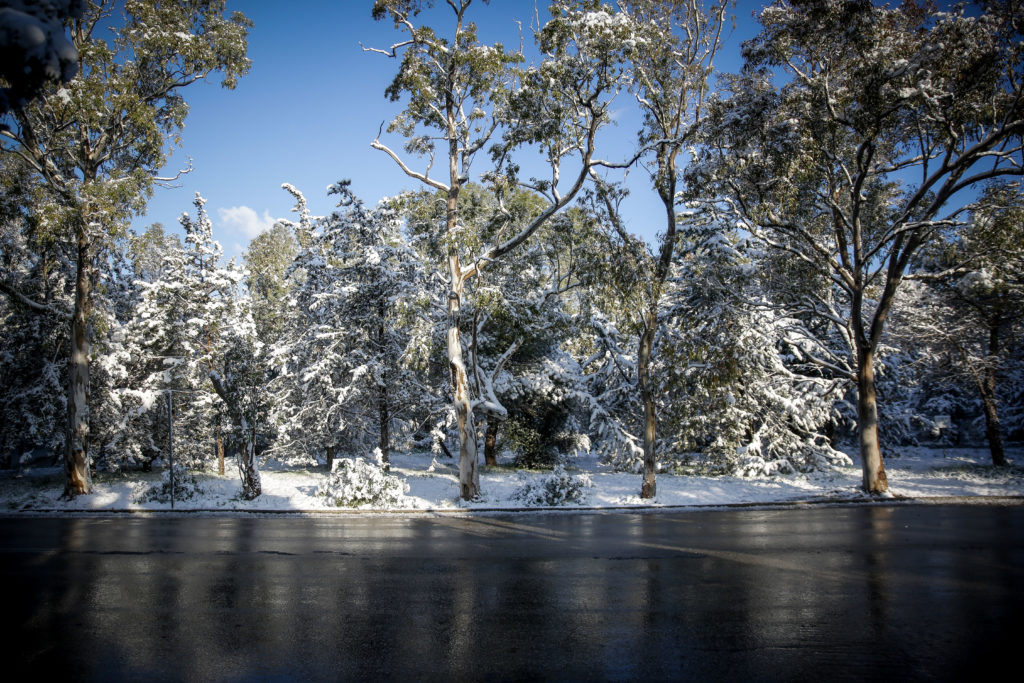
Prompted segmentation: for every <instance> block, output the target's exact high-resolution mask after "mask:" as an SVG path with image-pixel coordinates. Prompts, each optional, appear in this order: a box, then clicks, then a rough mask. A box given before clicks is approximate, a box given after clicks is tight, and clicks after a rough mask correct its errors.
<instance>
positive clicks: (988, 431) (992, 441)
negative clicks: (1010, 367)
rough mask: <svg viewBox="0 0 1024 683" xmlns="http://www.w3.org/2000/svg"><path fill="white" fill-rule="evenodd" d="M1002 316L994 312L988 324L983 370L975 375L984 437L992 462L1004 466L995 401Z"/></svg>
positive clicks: (1005, 462)
mask: <svg viewBox="0 0 1024 683" xmlns="http://www.w3.org/2000/svg"><path fill="white" fill-rule="evenodd" d="M1001 323H1002V316H1001V315H1000V314H998V313H997V314H996V315H994V316H993V317H992V319H991V320H990V321H989V325H988V356H989V362H988V363H986V365H985V372H984V373H983V374H982V375H980V376H977V382H978V389H979V390H980V391H981V403H982V406H983V407H984V410H985V439H986V440H987V441H988V450H989V453H991V454H992V464H993V465H995V466H997V467H1005V466H1006V465H1007V464H1008V463H1007V461H1006V451H1005V450H1004V449H1003V436H1002V431H1001V429H1000V424H999V409H998V406H997V402H996V363H995V359H996V357H997V356H998V354H999V327H1000V325H1001Z"/></svg>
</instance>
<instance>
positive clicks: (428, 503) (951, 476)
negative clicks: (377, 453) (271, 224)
mask: <svg viewBox="0 0 1024 683" xmlns="http://www.w3.org/2000/svg"><path fill="white" fill-rule="evenodd" d="M1009 455H1010V458H1011V460H1012V461H1015V462H1018V463H1020V462H1024V449H1020V448H1017V449H1013V450H1011V451H1010V453H1009ZM987 458H988V452H987V451H986V450H984V449H926V448H911V449H901V450H899V451H896V452H894V453H892V454H891V455H890V457H888V458H887V459H886V470H887V472H888V475H889V482H890V487H891V492H892V494H893V495H894V496H895V497H898V498H914V499H922V498H935V497H1003V496H1018V497H1019V496H1024V467H1021V466H1020V465H1015V466H1012V467H1009V468H1005V469H996V468H993V467H992V466H991V465H990V464H988V460H987ZM431 461H432V458H431V457H430V455H429V454H397V455H393V456H392V474H394V475H396V476H398V477H400V478H401V479H404V480H405V482H406V483H407V484H408V485H409V491H408V493H407V494H406V497H405V504H404V505H403V506H402V508H403V509H406V510H417V511H429V510H433V511H442V510H460V509H461V510H473V509H518V508H521V503H519V501H517V500H516V499H515V498H514V493H515V491H516V489H517V488H518V487H520V486H521V485H522V484H523V483H524V482H526V481H527V480H529V479H531V478H534V479H536V478H540V477H543V476H545V473H544V472H536V471H531V472H516V471H514V470H511V469H509V468H499V469H485V471H484V472H483V473H482V474H481V476H480V483H481V489H482V490H483V495H482V497H481V499H480V500H479V501H473V502H469V503H466V502H462V501H460V500H459V499H458V493H459V484H458V471H457V468H456V466H455V464H454V463H451V462H437V463H435V466H433V467H432V466H431ZM573 469H576V470H579V471H581V472H585V473H586V474H588V475H589V477H590V479H591V480H592V481H593V483H594V487H593V488H592V489H590V495H589V497H588V499H587V500H586V502H585V503H584V504H583V507H593V508H628V507H635V506H650V505H654V506H722V505H732V504H743V503H748V504H751V503H752V504H756V503H775V502H786V501H811V500H863V499H865V498H866V496H865V495H864V494H863V493H861V492H860V490H859V485H860V480H861V472H860V468H859V465H858V464H855V465H854V466H853V467H846V468H841V469H837V470H834V471H830V472H817V473H813V474H809V475H802V474H801V475H790V476H775V477H766V478H740V477H723V476H719V477H696V476H682V475H671V474H666V473H662V474H660V475H659V476H658V496H657V498H655V499H654V500H653V501H650V500H643V499H641V498H640V496H639V491H640V475H637V474H626V473H621V472H612V471H610V470H608V469H607V468H606V467H604V466H602V465H599V464H598V463H596V462H595V461H594V460H593V459H589V458H581V459H577V460H574V461H573V462H572V464H571V466H570V470H573ZM326 475H327V472H326V470H325V469H324V468H309V467H306V468H290V467H286V466H283V465H275V464H268V465H266V466H264V467H263V469H262V471H261V477H262V481H263V495H261V496H260V497H259V498H257V499H256V500H252V501H246V500H242V499H241V498H240V496H239V494H240V484H239V481H238V477H237V474H236V473H235V472H234V470H233V468H231V469H229V473H228V474H226V475H224V476H218V475H216V474H209V473H204V474H199V475H197V478H198V480H199V482H200V486H201V488H202V493H201V494H199V495H197V496H195V497H193V498H192V499H189V500H178V501H176V502H175V505H174V509H175V510H182V511H184V510H214V511H220V510H223V511H225V512H230V511H253V512H255V511H293V512H295V511H300V512H324V511H328V510H337V509H339V508H335V507H333V506H331V505H329V504H328V503H327V502H326V501H325V499H323V498H321V497H318V496H317V495H316V489H317V486H318V485H319V484H320V482H321V481H323V479H324V477H326ZM62 476H63V471H62V470H61V469H60V468H48V469H37V470H33V471H29V472H26V473H24V474H23V475H21V476H18V475H16V474H15V473H13V472H4V473H2V474H0V512H16V511H42V510H46V511H78V510H106V511H120V510H154V511H156V510H170V509H171V505H170V503H169V502H156V501H148V502H145V503H141V502H139V497H140V495H141V494H142V492H143V491H145V490H146V489H147V488H148V487H150V486H153V485H154V484H157V483H158V482H159V479H160V475H159V473H150V474H143V473H138V472H133V473H125V474H109V473H100V474H99V475H98V476H97V477H96V481H95V493H94V494H93V495H91V496H80V497H78V498H76V499H75V500H73V501H71V502H67V501H62V500H60V494H61V491H62V488H63V487H62ZM565 507H566V508H567V509H571V508H573V507H580V505H566V506H565ZM341 509H347V508H341Z"/></svg>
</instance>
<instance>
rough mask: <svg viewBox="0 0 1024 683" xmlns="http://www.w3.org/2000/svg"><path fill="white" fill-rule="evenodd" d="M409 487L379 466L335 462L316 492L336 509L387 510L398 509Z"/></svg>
mask: <svg viewBox="0 0 1024 683" xmlns="http://www.w3.org/2000/svg"><path fill="white" fill-rule="evenodd" d="M408 490H409V486H408V485H407V484H406V483H405V482H403V481H402V480H401V479H399V478H398V477H395V476H392V475H390V474H387V473H385V472H384V470H383V469H382V468H381V467H380V466H379V465H372V464H370V463H368V462H366V461H365V460H361V459H356V458H341V459H339V460H335V461H334V464H333V466H332V467H331V473H330V474H329V475H327V480H326V481H324V482H322V483H321V484H320V486H318V487H317V489H316V495H318V496H323V497H324V498H326V499H327V501H328V502H329V503H330V504H331V505H336V506H337V507H353V508H354V507H375V508H389V507H396V506H398V505H401V503H402V500H403V498H404V494H405V492H406V491H408Z"/></svg>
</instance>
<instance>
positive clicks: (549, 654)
mask: <svg viewBox="0 0 1024 683" xmlns="http://www.w3.org/2000/svg"><path fill="white" fill-rule="evenodd" d="M0 590H2V595H3V596H4V603H3V610H2V614H3V620H4V623H5V626H6V627H7V628H5V630H4V631H5V632H4V635H3V636H2V642H3V644H2V646H0V652H2V657H3V659H2V661H3V662H4V671H5V674H4V678H6V679H7V680H23V679H24V678H27V677H28V675H29V674H46V673H52V674H58V675H64V676H71V677H72V678H75V679H101V680H119V679H128V680H146V681H150V680H203V681H205V680H238V681H251V680H279V679H280V680H381V679H397V680H405V681H410V680H531V679H538V678H539V679H557V680H599V679H614V680H623V679H646V680H665V679H673V680H742V681H749V680H808V681H810V680H814V681H822V680H836V679H844V680H845V679H857V680H869V679H870V680H887V681H902V680H967V679H973V680H986V675H991V676H992V678H991V680H997V679H998V678H1003V679H1005V678H1006V675H1005V674H1004V675H1003V676H997V674H998V672H999V670H1000V668H1001V665H1002V664H1004V663H1008V664H1010V665H1012V666H1013V668H1012V669H1011V671H1013V672H1016V673H1014V674H1013V675H1011V676H1010V678H1011V679H1012V678H1015V677H1016V675H1018V674H1019V669H1020V664H1019V660H1020V656H1021V649H1022V648H1024V639H1022V638H1024V507H954V506H948V507H931V506H902V507H851V508H815V509H798V510H770V511H757V510H728V511H698V512H682V513H656V514H573V515H562V514H548V515H505V516H492V517H472V518H451V517H437V518H429V517H415V518H402V517H363V516H351V517H347V516H346V517H332V518H298V517H285V518H281V517H272V518H251V517H250V518H228V517H216V518H167V517H152V518H90V519H54V518H0ZM12 675H13V677H9V676H12ZM33 677H34V676H33Z"/></svg>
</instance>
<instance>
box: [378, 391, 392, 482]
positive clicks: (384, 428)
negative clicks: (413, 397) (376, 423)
mask: <svg viewBox="0 0 1024 683" xmlns="http://www.w3.org/2000/svg"><path fill="white" fill-rule="evenodd" d="M377 411H378V413H379V419H380V456H381V464H382V465H383V466H384V471H385V472H388V471H390V470H391V435H390V428H389V426H388V425H389V423H390V422H391V415H390V414H389V411H388V394H387V390H386V389H384V388H383V387H382V388H381V393H380V397H379V398H378V402H377Z"/></svg>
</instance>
